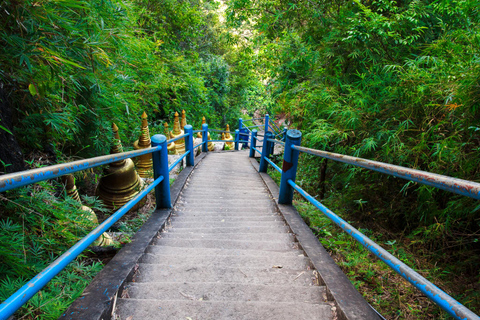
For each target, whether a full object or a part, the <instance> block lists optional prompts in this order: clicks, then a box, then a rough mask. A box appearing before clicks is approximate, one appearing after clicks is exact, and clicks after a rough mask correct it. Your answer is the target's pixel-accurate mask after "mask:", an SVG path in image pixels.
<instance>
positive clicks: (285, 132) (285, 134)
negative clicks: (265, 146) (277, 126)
mask: <svg viewBox="0 0 480 320" xmlns="http://www.w3.org/2000/svg"><path fill="white" fill-rule="evenodd" d="M287 131H288V128H287V127H283V137H282V141H285V140H286V139H287Z"/></svg>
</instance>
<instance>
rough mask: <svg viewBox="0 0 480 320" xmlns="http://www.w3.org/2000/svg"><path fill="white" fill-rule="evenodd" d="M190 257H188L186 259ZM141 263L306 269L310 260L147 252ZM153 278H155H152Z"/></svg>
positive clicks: (179, 265) (176, 265) (177, 265)
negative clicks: (174, 254) (187, 255)
mask: <svg viewBox="0 0 480 320" xmlns="http://www.w3.org/2000/svg"><path fill="white" fill-rule="evenodd" d="M186 258H188V259H186ZM140 263H146V264H156V265H162V266H175V267H195V266H199V267H208V268H213V267H217V268H228V267H229V268H265V269H270V268H287V269H306V268H307V267H309V265H310V260H309V259H308V258H306V257H280V258H278V257H269V256H264V257H259V256H192V257H186V256H172V255H161V254H155V255H154V254H150V253H146V254H145V255H144V256H142V258H140ZM152 279H153V278H152Z"/></svg>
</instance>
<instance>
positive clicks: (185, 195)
mask: <svg viewBox="0 0 480 320" xmlns="http://www.w3.org/2000/svg"><path fill="white" fill-rule="evenodd" d="M180 198H181V199H188V200H190V201H201V202H204V203H205V202H206V201H224V200H235V201H238V203H243V201H249V200H269V201H273V197H271V196H270V195H268V194H264V193H263V192H262V193H258V194H252V195H249V194H248V193H246V192H245V193H243V194H238V193H237V192H228V193H227V192H222V193H218V194H214V193H211V192H210V193H209V192H203V193H202V192H196V193H195V192H189V191H188V190H186V189H185V190H184V191H182V194H181V196H180Z"/></svg>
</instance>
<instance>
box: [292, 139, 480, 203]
mask: <svg viewBox="0 0 480 320" xmlns="http://www.w3.org/2000/svg"><path fill="white" fill-rule="evenodd" d="M293 148H295V149H296V150H298V151H301V152H305V153H308V154H312V155H314V156H319V157H322V158H327V159H331V160H334V161H339V162H343V163H348V164H352V165H355V166H358V167H362V168H366V169H370V170H373V171H377V172H381V173H385V174H389V175H392V176H395V177H398V178H402V179H406V180H410V181H415V182H418V183H422V184H426V185H428V186H432V187H436V188H439V189H442V190H446V191H451V192H455V193H458V194H461V195H464V196H467V197H470V198H474V199H477V200H480V183H477V182H472V181H467V180H462V179H457V178H452V177H448V176H443V175H440V174H436V173H430V172H425V171H421V170H416V169H409V168H405V167H401V166H396V165H393V164H388V163H383V162H378V161H373V160H367V159H362V158H357V157H351V156H345V155H342V154H338V153H333V152H327V151H321V150H316V149H310V148H305V147H297V146H294V147H293Z"/></svg>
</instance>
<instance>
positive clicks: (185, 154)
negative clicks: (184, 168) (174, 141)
mask: <svg viewBox="0 0 480 320" xmlns="http://www.w3.org/2000/svg"><path fill="white" fill-rule="evenodd" d="M189 154H190V150H188V151H185V153H184V154H182V155H181V156H180V158H178V159H177V160H175V162H174V163H172V164H171V165H170V167H168V172H170V171H172V170H173V168H175V166H176V165H177V164H178V163H179V162H180V161H182V160H183V158H185V157H186V156H188V155H189Z"/></svg>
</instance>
